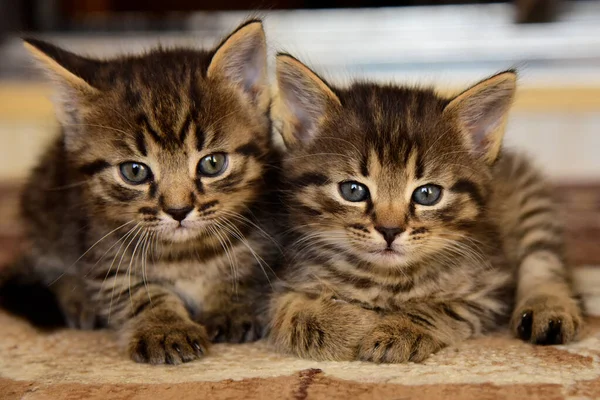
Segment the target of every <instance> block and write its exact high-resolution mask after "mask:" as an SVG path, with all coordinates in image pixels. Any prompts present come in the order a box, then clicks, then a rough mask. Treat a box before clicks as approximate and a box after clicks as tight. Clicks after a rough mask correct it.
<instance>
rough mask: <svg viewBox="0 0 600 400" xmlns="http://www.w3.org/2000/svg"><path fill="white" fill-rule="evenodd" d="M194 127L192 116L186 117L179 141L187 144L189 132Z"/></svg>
mask: <svg viewBox="0 0 600 400" xmlns="http://www.w3.org/2000/svg"><path fill="white" fill-rule="evenodd" d="M191 125H192V116H191V114H189V113H188V115H187V116H186V117H185V121H183V125H182V126H181V129H180V130H179V135H178V136H179V141H180V142H181V143H185V139H186V138H187V135H188V132H189V131H190V127H191Z"/></svg>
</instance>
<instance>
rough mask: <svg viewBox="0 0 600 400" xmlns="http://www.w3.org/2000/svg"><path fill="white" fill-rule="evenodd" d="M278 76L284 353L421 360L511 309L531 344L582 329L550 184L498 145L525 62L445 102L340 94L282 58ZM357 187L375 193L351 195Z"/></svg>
mask: <svg viewBox="0 0 600 400" xmlns="http://www.w3.org/2000/svg"><path fill="white" fill-rule="evenodd" d="M277 81H278V86H279V94H278V98H277V99H276V101H275V103H274V120H275V122H276V123H277V124H278V125H277V127H278V129H280V130H281V132H282V134H283V137H284V141H285V143H286V145H287V148H288V152H287V155H286V156H285V158H284V162H283V171H284V175H285V181H286V182H287V183H288V186H287V187H286V190H285V193H286V195H287V197H286V199H287V200H286V201H287V204H288V210H289V218H290V226H292V227H293V231H294V233H295V236H294V240H293V242H292V243H291V244H290V249H291V254H290V257H289V260H290V261H289V265H288V266H287V268H286V271H285V275H284V276H283V282H282V283H281V284H280V285H279V287H278V289H277V293H276V295H275V296H274V298H273V300H272V302H271V325H270V338H271V341H272V342H273V343H274V344H275V346H276V347H277V348H278V349H279V350H281V351H284V352H289V353H293V354H296V355H298V356H301V357H306V358H313V359H320V360H355V359H360V360H368V361H374V362H405V361H422V360H424V359H425V358H427V357H428V356H429V355H430V354H431V353H434V352H436V351H438V350H440V349H441V348H443V347H445V346H448V345H451V344H454V343H457V342H459V341H462V340H464V339H467V338H470V337H473V336H476V335H479V334H481V333H483V332H485V331H488V330H490V329H494V328H496V327H498V326H499V324H501V323H502V321H505V322H507V321H508V320H509V318H510V315H511V313H512V322H511V326H512V329H513V331H514V333H515V334H516V335H518V336H520V337H521V338H522V339H524V340H527V341H531V342H532V343H538V344H554V343H565V342H568V341H570V340H572V339H573V338H574V337H575V334H576V332H577V331H578V329H579V328H580V326H581V322H582V321H581V311H580V309H579V307H578V304H577V303H576V301H575V300H574V298H573V293H572V290H571V287H570V281H569V271H568V269H567V267H566V265H565V263H564V259H563V253H562V245H563V242H562V237H561V232H562V230H561V226H560V223H559V222H558V221H557V219H556V214H555V210H554V206H553V203H552V201H551V199H550V193H549V192H548V188H547V187H546V185H545V183H544V181H543V179H542V178H541V176H540V174H539V173H538V172H537V171H536V170H535V169H534V168H533V167H532V166H531V164H530V163H529V161H528V160H527V158H526V157H524V156H523V155H518V154H514V153H511V152H509V151H502V152H501V143H502V137H503V134H504V125H505V121H506V117H507V113H508V111H509V108H510V104H511V102H512V99H513V96H514V92H515V86H516V74H515V72H514V71H507V72H503V73H500V74H498V75H495V76H493V77H491V78H489V79H486V80H484V81H482V82H480V83H478V84H477V85H475V86H473V87H471V88H470V89H468V90H466V91H465V92H463V93H461V94H460V95H458V96H456V97H454V98H446V97H443V96H440V95H438V94H436V93H435V92H434V91H433V90H429V89H417V88H407V87H399V86H394V85H378V84H373V83H354V84H353V85H351V86H350V87H348V88H346V89H341V88H337V87H332V86H329V85H328V84H327V83H326V82H325V81H323V80H322V79H321V78H319V77H318V76H317V75H316V74H315V73H313V72H312V71H311V70H310V69H308V68H307V67H306V66H304V65H303V64H302V63H300V62H299V61H297V60H296V59H294V58H293V57H291V56H289V55H285V54H281V55H279V56H278V58H277ZM348 181H350V182H355V183H358V184H362V185H364V186H363V187H366V188H367V190H368V191H369V195H368V196H367V197H366V198H365V199H364V200H362V201H349V200H348V199H352V200H355V199H356V197H343V196H344V195H343V189H342V186H341V184H343V183H344V182H348ZM428 184H434V185H437V187H438V188H440V187H441V197H440V199H439V200H438V202H437V203H435V204H431V205H423V201H422V200H419V201H421V203H419V202H417V201H416V200H415V199H416V197H413V196H417V195H416V194H414V193H415V190H416V189H417V188H419V187H422V186H423V185H428ZM353 185H354V183H353ZM352 188H353V189H352V193H359V192H357V191H359V190H360V191H363V192H360V193H364V189H359V188H358V187H357V186H352ZM426 190H427V193H428V194H427V196H433V195H432V194H429V193H430V191H434V190H435V189H426ZM431 193H433V192H431ZM352 196H354V195H352ZM431 198H433V197H431Z"/></svg>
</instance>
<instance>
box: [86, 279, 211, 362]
mask: <svg viewBox="0 0 600 400" xmlns="http://www.w3.org/2000/svg"><path fill="white" fill-rule="evenodd" d="M121 280H122V281H123V282H121V283H122V284H121V285H118V287H117V290H116V292H115V293H112V290H111V288H106V289H105V290H103V291H101V292H100V295H99V297H100V298H99V301H100V302H101V305H102V307H98V310H102V311H103V312H104V313H105V315H104V317H105V318H106V319H107V320H108V324H109V326H112V327H115V328H117V329H118V330H119V333H120V337H121V340H122V341H123V345H124V346H125V347H126V348H127V351H128V353H129V355H130V357H131V358H132V359H133V360H134V361H137V362H140V363H150V364H165V363H166V364H180V363H182V362H188V361H192V360H195V359H197V358H200V357H202V356H203V355H204V354H205V353H206V351H207V348H208V345H209V339H208V335H207V334H206V329H205V328H204V327H203V326H202V325H200V324H197V323H196V322H194V321H192V320H191V319H190V316H189V313H188V310H187V309H186V308H185V306H184V304H183V302H182V300H181V299H180V298H179V297H178V296H177V295H175V294H174V293H172V292H170V291H169V290H168V289H167V288H164V287H162V286H160V285H158V284H154V283H147V284H145V283H144V282H143V281H133V279H132V282H131V284H129V283H128V277H126V276H125V277H123V278H122V279H121Z"/></svg>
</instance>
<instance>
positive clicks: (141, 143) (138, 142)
mask: <svg viewBox="0 0 600 400" xmlns="http://www.w3.org/2000/svg"><path fill="white" fill-rule="evenodd" d="M135 146H136V148H137V150H138V151H139V152H140V154H141V155H142V156H144V157H146V156H147V155H148V149H147V148H146V138H145V137H144V132H137V133H136V134H135Z"/></svg>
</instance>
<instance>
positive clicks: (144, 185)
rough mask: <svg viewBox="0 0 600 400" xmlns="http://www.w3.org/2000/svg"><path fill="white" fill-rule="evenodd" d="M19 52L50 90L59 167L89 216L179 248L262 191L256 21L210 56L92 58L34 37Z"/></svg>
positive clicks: (264, 100)
mask: <svg viewBox="0 0 600 400" xmlns="http://www.w3.org/2000/svg"><path fill="white" fill-rule="evenodd" d="M26 47H27V48H28V49H29V50H30V51H31V52H32V53H33V55H34V56H36V58H38V59H39V60H40V61H41V62H42V64H43V65H44V66H45V67H46V69H47V70H48V71H49V72H50V74H51V76H52V77H53V78H54V80H55V81H56V82H57V83H58V86H59V91H58V95H59V96H58V98H57V100H58V104H57V111H58V115H59V119H60V122H61V124H62V127H63V132H64V140H65V147H66V150H67V154H68V157H69V164H70V167H72V168H71V169H72V172H73V173H74V174H75V175H76V176H77V177H78V179H79V180H81V181H85V182H86V186H87V191H86V192H85V193H86V196H87V198H86V199H85V200H86V204H89V207H90V210H89V211H90V212H91V214H92V215H93V216H95V217H98V218H101V219H103V220H108V221H112V222H113V223H123V224H125V223H129V226H130V227H133V226H134V225H135V224H137V223H139V224H140V226H141V227H145V228H147V229H148V230H152V231H155V232H158V234H157V236H158V237H159V238H161V239H162V240H163V241H178V242H180V241H185V240H188V239H193V238H194V237H197V236H199V235H201V234H203V233H204V232H207V233H210V231H211V229H213V228H212V226H216V225H215V224H216V223H218V222H219V221H221V222H223V220H235V219H236V216H235V215H236V214H239V213H243V212H246V210H247V208H246V207H247V206H248V205H250V204H251V203H252V202H253V201H254V200H255V199H256V198H257V196H259V195H260V194H261V191H262V190H263V189H264V187H263V186H264V184H263V179H262V178H263V175H264V172H265V169H266V168H267V165H266V163H267V159H268V155H269V152H270V148H271V147H270V145H271V138H270V124H269V117H268V109H269V102H270V100H269V90H268V78H267V59H266V42H265V34H264V31H263V27H262V23H261V22H260V21H250V22H248V23H246V24H244V25H242V26H241V27H239V28H238V29H237V30H236V31H235V32H233V33H232V34H231V35H230V36H229V37H228V38H226V39H225V40H223V42H222V43H221V44H220V45H219V46H218V47H217V48H216V49H215V50H213V51H210V52H205V51H200V50H193V49H170V50H168V49H161V48H159V49H155V50H152V51H150V52H148V53H146V54H143V55H137V56H124V57H120V58H115V59H112V60H94V59H89V58H84V57H81V56H78V55H75V54H73V53H70V52H67V51H65V50H62V49H59V48H57V47H55V46H53V45H50V44H48V43H44V42H41V41H38V40H32V39H28V40H26Z"/></svg>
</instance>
